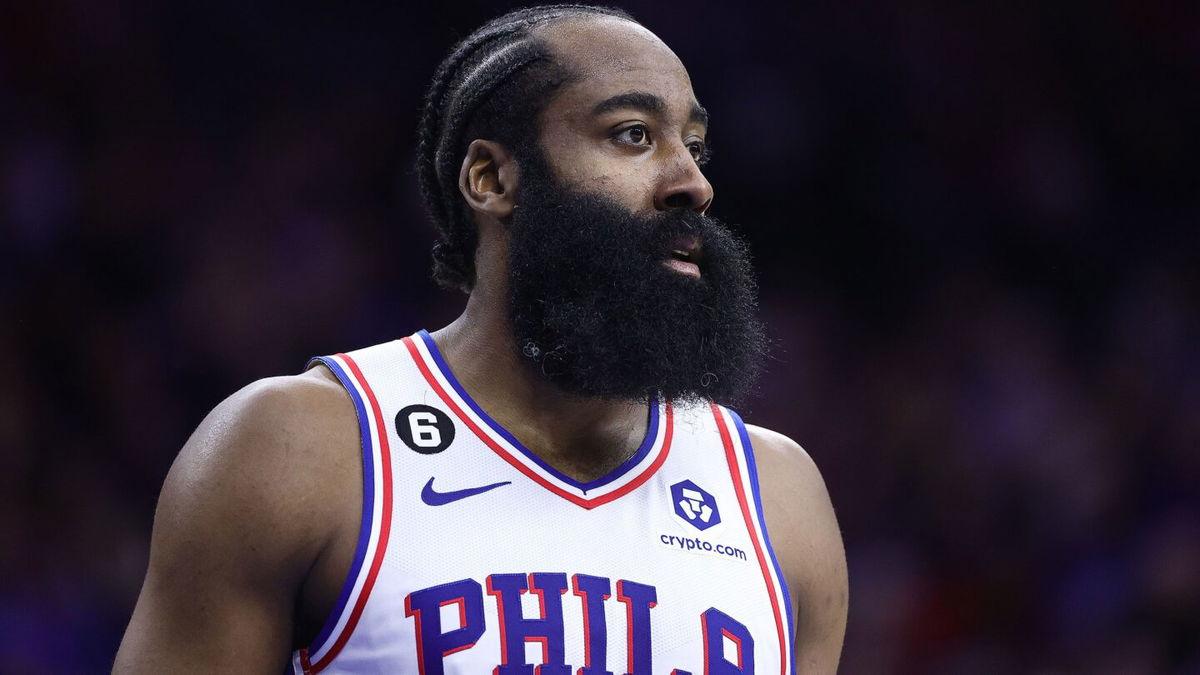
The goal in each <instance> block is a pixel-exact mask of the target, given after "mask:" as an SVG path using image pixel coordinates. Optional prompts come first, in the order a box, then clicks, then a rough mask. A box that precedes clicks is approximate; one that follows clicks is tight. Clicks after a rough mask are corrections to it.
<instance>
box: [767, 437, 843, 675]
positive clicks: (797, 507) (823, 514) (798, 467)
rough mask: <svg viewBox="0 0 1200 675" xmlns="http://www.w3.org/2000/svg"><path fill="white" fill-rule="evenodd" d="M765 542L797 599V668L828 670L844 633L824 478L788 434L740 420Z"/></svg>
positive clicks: (837, 548) (838, 547)
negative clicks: (752, 468)
mask: <svg viewBox="0 0 1200 675" xmlns="http://www.w3.org/2000/svg"><path fill="white" fill-rule="evenodd" d="M746 430H747V432H748V433H749V435H750V442H751V443H752V444H753V445H754V457H755V463H756V464H757V466H758V480H759V485H760V487H761V488H762V498H763V511H764V514H763V515H764V517H765V518H766V521H767V529H768V530H769V532H770V535H771V544H772V545H773V547H774V549H775V553H776V555H777V556H778V557H779V565H780V567H782V568H783V575H784V577H786V578H787V583H788V589H789V591H790V592H791V596H792V601H793V602H794V603H795V604H796V605H797V608H796V611H797V612H798V619H799V620H798V621H797V622H796V668H797V669H798V670H799V672H802V673H834V672H836V671H837V665H838V660H839V659H840V658H841V653H842V640H843V638H844V637H845V634H846V612H847V608H848V606H849V599H848V596H849V587H848V582H847V577H846V551H845V548H844V547H843V545H842V535H841V532H840V531H839V529H838V524H837V518H836V517H835V516H834V514H833V505H832V504H831V503H830V501H829V492H828V490H826V488H825V481H824V480H822V478H821V473H820V471H818V470H817V466H816V465H815V464H814V463H813V461H812V458H810V457H809V456H808V453H806V452H805V451H804V449H803V448H801V447H800V446H799V445H797V444H796V443H795V441H793V440H792V439H790V438H788V437H787V436H784V435H782V434H778V433H775V432H774V431H770V430H768V429H763V428H761V427H755V426H751V425H747V427H746Z"/></svg>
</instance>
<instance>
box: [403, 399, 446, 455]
mask: <svg viewBox="0 0 1200 675" xmlns="http://www.w3.org/2000/svg"><path fill="white" fill-rule="evenodd" d="M396 433H397V434H399V435H400V440H402V441H404V444H405V445H407V446H408V447H410V448H412V449H413V450H416V451H417V452H419V453H421V454H422V455H432V454H436V453H439V452H441V451H443V450H445V449H446V448H448V447H450V444H451V443H452V442H454V422H451V421H450V417H449V416H447V415H446V413H444V412H442V411H441V410H438V409H437V408H434V407H432V406H427V405H410V406H408V407H407V408H402V409H401V410H400V412H398V413H396Z"/></svg>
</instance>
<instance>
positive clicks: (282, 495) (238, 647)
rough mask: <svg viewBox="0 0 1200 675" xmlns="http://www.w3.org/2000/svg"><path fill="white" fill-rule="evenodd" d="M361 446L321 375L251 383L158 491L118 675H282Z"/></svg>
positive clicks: (334, 387)
mask: <svg viewBox="0 0 1200 675" xmlns="http://www.w3.org/2000/svg"><path fill="white" fill-rule="evenodd" d="M357 446H358V427H357V423H356V420H355V413H354V408H353V406H352V404H351V402H350V399H349V397H348V396H347V394H346V393H345V392H344V391H343V390H342V388H341V386H340V385H339V384H338V383H337V382H336V380H334V379H333V378H332V376H331V375H330V374H329V373H327V372H325V373H322V372H320V369H314V370H312V371H309V372H307V373H305V374H303V375H297V376H291V377H275V378H269V379H264V380H260V381H258V382H254V383H252V384H250V385H248V386H246V387H244V388H243V389H241V390H240V391H238V392H237V393H235V394H233V395H232V396H230V397H229V398H228V399H226V400H225V401H223V402H221V403H220V404H219V405H218V406H217V407H216V408H214V409H213V411H212V412H211V413H209V415H208V416H207V417H206V418H205V419H204V421H203V422H201V423H200V425H199V427H198V428H197V429H196V431H195V432H194V433H193V434H192V436H191V438H190V439H188V441H187V443H186V444H185V445H184V447H183V449H182V450H181V451H180V452H179V455H178V456H177V457H176V459H175V463H174V464H173V465H172V467H171V470H170V472H169V473H168V475H167V478H166V481H165V482H164V484H163V489H162V494H161V497H160V499H159V504H158V509H157V511H156V513H155V519H154V532H153V536H152V539H151V550H150V564H149V568H148V570H147V573H146V581H145V583H144V585H143V587H142V592H141V595H140V596H139V598H138V603H137V607H136V608H135V610H134V615H133V618H132V619H131V621H130V624H129V628H128V630H127V631H126V634H125V639H124V641H123V642H122V645H121V650H120V652H118V655H117V663H116V665H117V670H118V671H121V672H142V671H146V672H164V671H171V670H176V669H190V668H201V669H214V670H221V669H222V668H223V667H225V666H226V665H229V666H231V667H232V666H233V665H235V664H234V663H233V662H230V663H228V664H225V663H223V662H222V661H221V659H222V657H228V658H231V659H232V658H236V659H238V661H237V665H238V667H242V668H246V667H249V668H250V669H262V670H267V669H275V670H281V669H282V668H283V665H284V663H285V662H286V658H287V654H288V653H289V652H290V649H291V642H292V631H293V626H292V619H293V614H294V610H295V606H294V604H295V601H296V596H297V592H298V589H299V588H300V587H301V585H302V583H303V582H304V579H305V576H306V575H307V574H308V572H309V570H310V569H311V568H312V566H313V564H314V562H315V561H316V560H317V559H318V557H319V556H321V555H322V553H323V551H324V550H325V549H326V548H327V547H328V546H329V544H330V542H331V541H334V539H335V538H336V537H337V536H338V535H339V534H340V533H339V529H338V528H344V527H346V526H347V525H348V524H347V523H346V519H345V518H342V517H340V516H341V515H342V514H344V513H346V510H345V505H344V504H343V502H344V501H345V499H344V498H343V494H342V493H344V492H346V490H345V487H346V486H348V485H354V484H356V482H357V481H358V480H360V479H359V478H358V472H359V471H360V469H359V467H358V464H357V461H358V458H359V456H358V452H357ZM351 494H353V492H352V491H351ZM352 524H353V525H357V523H356V522H355V523H352Z"/></svg>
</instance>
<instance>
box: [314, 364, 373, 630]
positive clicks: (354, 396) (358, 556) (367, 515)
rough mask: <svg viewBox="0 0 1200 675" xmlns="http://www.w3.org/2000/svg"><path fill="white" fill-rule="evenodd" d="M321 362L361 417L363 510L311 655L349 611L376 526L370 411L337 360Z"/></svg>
mask: <svg viewBox="0 0 1200 675" xmlns="http://www.w3.org/2000/svg"><path fill="white" fill-rule="evenodd" d="M317 361H319V362H321V363H322V364H324V365H325V367H327V368H329V370H331V371H333V374H334V375H336V376H337V379H338V380H339V381H340V382H341V383H342V386H343V387H345V389H346V391H347V392H348V393H349V394H350V398H351V400H353V401H354V413H355V415H356V416H357V417H358V435H359V438H361V439H362V453H363V508H362V524H361V525H359V528H358V545H357V546H356V547H355V549H354V562H352V563H351V564H350V573H349V574H348V575H347V576H346V581H345V582H344V583H343V584H342V592H341V594H339V595H338V600H337V604H335V605H334V606H333V611H332V612H330V613H329V617H328V618H326V619H325V624H324V625H323V626H321V632H319V633H317V637H316V638H315V639H314V640H313V642H312V645H311V646H310V647H309V648H308V653H309V654H313V653H315V652H317V651H318V650H319V649H320V648H321V647H323V646H324V645H325V642H326V641H327V640H328V639H329V637H330V635H332V634H333V629H334V628H336V627H337V623H338V619H339V618H341V616H342V612H344V611H346V603H348V602H349V601H350V593H351V592H352V591H353V590H354V583H355V582H356V581H357V580H358V576H359V574H360V573H361V572H362V566H363V560H364V559H365V558H366V557H367V544H368V543H369V541H370V539H371V527H372V525H373V523H372V518H373V514H374V510H375V509H374V505H375V451H374V447H375V439H374V438H372V436H371V425H370V424H369V423H368V421H367V420H368V419H369V418H368V417H367V408H366V406H365V405H363V400H362V397H361V396H359V395H358V390H357V389H355V388H354V383H353V381H352V380H351V379H350V376H349V375H348V374H347V373H346V371H344V370H342V367H341V366H340V365H338V363H337V361H336V360H334V359H332V358H330V357H328V356H317V357H314V358H312V359H310V360H309V362H308V365H309V367H311V366H312V364H313V363H314V362H317Z"/></svg>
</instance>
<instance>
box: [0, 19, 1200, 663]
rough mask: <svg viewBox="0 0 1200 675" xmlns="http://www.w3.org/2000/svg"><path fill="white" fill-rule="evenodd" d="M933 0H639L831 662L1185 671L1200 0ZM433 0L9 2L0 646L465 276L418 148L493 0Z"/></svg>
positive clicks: (103, 608)
mask: <svg viewBox="0 0 1200 675" xmlns="http://www.w3.org/2000/svg"><path fill="white" fill-rule="evenodd" d="M920 4H922V5H923V7H924V8H916V7H913V6H910V5H909V4H908V3H902V2H899V1H897V0H881V1H879V2H871V3H866V2H863V3H846V2H838V1H834V0H820V1H818V2H813V3H788V4H783V3H780V4H775V5H755V4H752V3H736V4H731V5H729V6H726V7H723V8H714V7H712V6H709V5H707V4H705V3H688V4H684V3H678V2H661V3H650V2H639V3H630V4H628V5H626V6H627V7H628V8H629V9H630V10H631V11H632V12H633V13H634V14H635V15H636V16H638V17H639V18H640V19H642V20H643V21H644V22H645V23H646V25H647V26H648V27H650V28H651V29H652V30H654V31H655V32H657V33H658V34H659V35H660V36H662V37H663V38H664V39H665V40H666V41H667V42H668V43H669V44H670V45H671V46H672V47H673V48H674V49H675V50H676V51H677V52H678V53H679V55H680V56H681V58H682V59H683V61H684V62H685V63H686V64H687V66H688V68H689V70H690V72H691V74H692V78H693V81H694V85H695V89H696V92H697V94H698V95H699V97H700V100H701V101H702V102H703V103H704V105H705V106H707V107H708V109H709V111H710V112H711V113H712V115H713V127H712V134H711V138H712V141H713V145H714V149H715V155H716V156H715V161H714V163H713V165H712V166H711V169H710V170H709V172H708V173H709V177H710V179H711V180H712V182H713V184H714V185H715V187H716V195H717V196H716V201H715V207H714V212H715V213H716V214H718V215H720V216H721V217H723V218H725V219H727V220H730V221H732V222H734V223H736V224H738V225H739V227H740V230H741V231H742V232H743V233H744V234H745V235H746V236H747V237H748V238H749V239H750V241H751V243H752V246H753V249H754V251H755V253H756V255H757V260H758V267H759V271H760V274H761V281H762V287H763V299H762V310H763V314H764V316H765V319H766V320H767V322H768V325H769V328H770V332H771V335H772V336H773V338H774V340H775V341H776V348H775V350H774V359H773V360H772V362H771V364H770V367H769V373H768V375H767V376H766V377H765V378H764V379H763V380H762V384H761V387H760V392H759V394H758V396H757V397H756V398H755V400H754V401H753V402H752V404H751V405H749V406H747V407H746V408H744V409H743V410H742V412H743V413H744V417H746V418H747V420H748V421H750V422H752V423H758V424H762V425H765V426H769V427H773V428H776V429H778V430H780V431H782V432H784V433H787V434H788V435H790V436H792V437H793V438H795V439H797V440H798V441H799V442H800V443H802V444H803V445H804V446H805V447H806V448H807V449H808V450H809V452H810V453H811V454H812V456H813V457H814V458H815V459H816V461H817V463H818V464H819V466H820V467H821V468H822V470H823V471H824V474H825V477H826V480H827V482H828V485H829V489H830V492H831V494H832V498H833V502H834V504H835V506H836V508H837V512H838V516H839V518H840V520H841V525H842V528H843V530H844V534H845V540H846V546H847V550H848V554H849V563H850V581H851V612H850V627H849V631H848V634H847V640H846V649H845V653H844V657H843V665H844V668H843V672H846V673H964V672H971V673H990V672H997V673H1004V672H1022V673H1049V672H1055V673H1061V672H1088V673H1142V672H1145V673H1150V672H1178V673H1183V672H1197V671H1198V670H1200V653H1198V648H1197V635H1200V534H1198V533H1200V490H1198V489H1197V476H1198V474H1200V320H1198V312H1197V307H1200V297H1198V296H1200V291H1198V288H1200V283H1198V282H1200V279H1198V278H1197V277H1198V274H1200V273H1198V271H1197V270H1198V265H1197V257H1198V256H1197V253H1198V250H1200V246H1198V244H1200V242H1198V239H1200V235H1198V232H1200V227H1198V226H1197V223H1198V220H1200V185H1198V183H1200V180H1198V177H1200V169H1198V167H1197V157H1198V156H1200V152H1198V151H1200V142H1198V139H1200V135H1198V134H1197V132H1196V126H1197V120H1200V93H1198V92H1200V39H1198V37H1197V36H1198V35H1200V9H1198V6H1197V5H1195V4H1192V5H1191V6H1190V7H1189V8H1186V9H1183V8H1180V9H1167V8H1165V7H1158V8H1156V7H1154V6H1150V5H1152V4H1153V5H1156V6H1157V5H1158V4H1159V3H1141V2H1132V1H1130V2H1122V3H1077V4H1076V5H1074V6H1072V5H1071V4H1070V3H992V4H994V5H999V7H993V8H992V9H982V8H978V7H976V8H967V7H964V6H962V4H961V3H920ZM1013 4H1016V5H1020V7H1010V6H1009V5H1013ZM1027 4H1028V5H1032V6H1025V5H1027ZM793 5H803V6H793ZM939 5H940V6H939ZM434 7H436V8H437V9H436V10H435V9H428V8H426V9H419V10H417V9H411V8H407V7H404V6H402V5H400V4H398V3H384V2H344V3H324V4H321V5H314V6H296V5H293V4H291V3H273V2H267V3H244V2H240V1H239V2H231V1H228V0H224V1H220V2H206V3H175V2H165V3H148V2H137V1H132V0H131V1H127V2H110V3H91V2H38V3H22V4H21V5H19V6H18V7H16V8H10V9H5V10H3V12H0V101H2V104H0V233H2V240H0V241H2V242H3V246H2V247H0V316H3V317H4V319H3V321H2V323H0V355H2V356H0V366H2V367H3V373H4V377H3V378H2V379H0V448H2V452H0V494H2V495H3V501H2V504H3V507H2V509H0V542H2V543H0V550H2V551H3V553H0V670H4V671H5V672H14V673H19V672H47V671H64V672H70V671H100V670H104V669H106V668H107V667H108V666H109V664H110V663H111V661H110V659H111V657H112V654H113V652H114V651H115V649H116V646H117V643H118V641H119V639H120V636H121V633H122V631H123V629H124V626H125V623H126V621H127V620H128V616H129V613H130V611H131V609H132V606H133V602H134V600H135V598H136V596H137V593H138V589H139V586H140V583H141V580H142V576H143V574H144V571H145V565H146V557H147V546H148V539H149V533H150V525H151V519H152V516H153V510H154V504H155V499H156V496H157V493H158V490H159V488H160V486H161V483H162V480H163V477H164V476H165V474H166V471H167V468H168V467H169V465H170V463H171V460H172V458H173V456H174V455H175V453H176V452H177V450H178V448H179V447H180V446H181V445H182V444H183V443H184V441H185V440H186V439H187V437H188V434H189V433H190V432H191V430H192V429H193V428H194V427H195V426H196V425H197V424H198V423H199V421H200V420H201V418H202V417H203V415H204V414H205V412H206V411H207V410H209V409H210V408H212V406H214V405H215V404H216V403H217V402H218V401H220V400H221V399H222V398H224V397H225V396H228V395H229V394H230V393H232V392H233V391H235V390H236V389H238V388H239V387H241V386H243V385H244V384H246V383H248V382H250V381H252V380H254V379H256V378H260V377H265V376H270V375H278V374H285V373H293V372H296V371H297V370H298V369H299V368H300V367H301V366H302V365H303V363H304V361H305V359H306V358H307V357H308V356H310V355H313V354H323V353H329V352H334V351H339V350H346V349H351V348H356V347H361V346H365V345H367V344H371V343H374V342H378V341H382V340H386V339H390V338H393V337H396V336H400V335H404V334H408V333H410V332H412V331H414V330H416V329H418V328H421V327H428V328H431V329H432V328H437V327H439V326H440V325H442V324H444V323H445V322H446V321H448V320H449V319H451V318H452V317H453V316H455V315H456V313H457V311H458V310H459V309H460V307H461V306H462V301H463V299H462V297H461V296H460V295H456V294H453V293H446V292H442V291H439V290H437V289H436V288H435V286H434V285H433V283H432V282H431V281H430V280H429V278H428V276H429V275H428V269H429V254H428V249H429V246H430V243H431V241H432V234H431V228H430V226H429V225H428V224H427V223H426V221H425V220H424V218H423V215H422V210H421V207H420V204H419V201H418V198H417V195H416V189H415V178H414V176H413V174H412V172H411V170H410V168H409V167H410V166H411V161H412V149H413V140H414V134H415V126H416V117H417V115H418V113H419V111H420V108H421V104H422V101H421V97H422V94H423V91H424V87H425V85H426V83H427V82H428V80H429V78H430V77H431V75H432V72H433V69H434V67H435V65H436V63H437V62H438V60H440V58H441V57H442V56H443V55H444V54H445V53H446V51H447V50H448V49H449V48H450V46H451V44H452V43H453V42H454V41H455V40H456V39H457V38H460V37H462V36H465V35H466V34H467V33H469V32H470V31H471V30H472V29H473V28H474V27H476V26H477V25H478V24H479V23H481V22H482V21H484V20H485V19H486V18H489V17H490V16H492V15H493V14H495V13H496V12H498V11H499V10H500V9H502V8H503V6H502V5H501V4H492V3H483V2H458V3H435V5H434Z"/></svg>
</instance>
